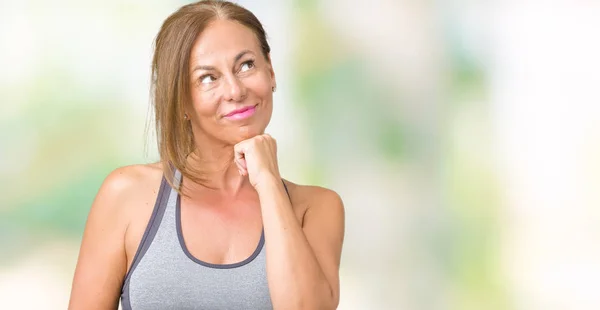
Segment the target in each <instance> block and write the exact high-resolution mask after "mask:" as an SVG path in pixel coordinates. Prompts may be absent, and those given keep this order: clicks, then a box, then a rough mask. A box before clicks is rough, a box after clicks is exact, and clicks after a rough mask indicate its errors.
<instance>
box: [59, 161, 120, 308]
mask: <svg viewBox="0 0 600 310" xmlns="http://www.w3.org/2000/svg"><path fill="white" fill-rule="evenodd" d="M126 169H127V168H119V169H117V170H115V171H113V172H112V173H111V174H109V175H108V177H107V178H106V180H105V181H104V183H103V184H102V186H101V188H100V190H99V191H98V194H97V195H96V198H95V199H94V202H93V204H92V207H91V210H90V213H89V215H88V219H87V223H86V227H85V231H84V234H83V240H82V243H81V249H80V251H79V259H78V261H77V267H76V269H75V276H74V279H73V286H72V289H71V298H70V301H69V310H78V309H117V307H118V302H119V296H120V293H121V292H120V290H121V285H122V283H123V278H124V276H125V272H126V269H127V258H126V253H125V232H126V229H127V225H128V220H127V217H126V216H124V214H123V208H122V206H123V205H124V204H123V201H124V199H125V194H126V192H127V188H129V187H130V185H131V180H130V178H129V177H127V171H126Z"/></svg>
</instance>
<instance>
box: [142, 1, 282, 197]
mask: <svg viewBox="0 0 600 310" xmlns="http://www.w3.org/2000/svg"><path fill="white" fill-rule="evenodd" d="M216 19H225V20H232V21H236V22H238V23H240V24H242V25H244V26H246V27H248V28H249V29H250V30H252V31H253V32H254V34H255V35H256V37H257V39H258V41H259V43H260V46H261V50H262V53H263V56H264V57H265V58H266V59H267V60H268V59H269V53H270V51H271V48H270V47H269V44H268V43H267V38H266V33H265V30H264V29H263V27H262V24H261V23H260V21H259V20H258V19H257V18H256V16H254V14H253V13H252V12H250V11H249V10H247V9H245V8H244V7H242V6H240V5H237V4H234V3H231V2H229V1H215V0H205V1H199V2H196V3H192V4H188V5H185V6H183V7H181V8H180V9H179V10H177V11H176V12H175V13H173V14H171V15H170V16H169V17H168V18H167V19H166V20H165V21H164V23H163V25H162V27H161V28H160V31H159V32H158V35H157V37H156V41H155V42H154V43H155V45H154V57H153V59H152V81H151V82H152V83H151V85H152V88H151V96H152V104H153V106H154V113H155V121H156V137H157V142H158V150H159V155H160V160H161V163H162V168H163V172H164V174H165V178H166V179H167V181H168V182H169V184H171V186H173V188H175V189H176V190H177V191H178V192H179V193H180V194H181V188H180V187H179V186H178V185H176V184H174V170H173V168H176V169H178V170H179V171H180V172H181V174H182V175H183V177H185V178H189V179H191V180H192V181H195V182H203V181H205V180H203V179H202V177H201V176H200V175H199V173H198V170H197V169H193V168H191V167H189V166H187V165H186V158H187V156H188V155H189V154H190V153H191V152H193V151H194V147H195V146H194V139H193V135H192V131H191V125H190V123H189V122H187V121H185V120H184V116H183V115H184V111H185V110H184V107H185V106H186V105H187V104H188V103H189V102H190V101H191V96H190V74H189V59H190V53H191V50H192V47H193V45H194V42H195V41H196V38H197V37H198V35H200V33H202V31H204V29H205V28H206V27H207V26H208V25H209V23H210V22H212V21H214V20H216Z"/></svg>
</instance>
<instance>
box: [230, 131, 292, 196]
mask: <svg viewBox="0 0 600 310" xmlns="http://www.w3.org/2000/svg"><path fill="white" fill-rule="evenodd" d="M233 150H234V161H235V163H236V165H237V166H238V170H239V171H240V174H241V175H244V176H248V178H249V180H250V184H252V186H253V187H254V188H255V189H258V187H260V185H261V184H265V183H267V182H271V181H273V180H277V182H279V180H280V179H281V176H280V175H279V166H278V164H277V142H276V141H275V139H273V137H271V136H270V135H269V134H262V135H258V136H254V137H252V138H250V139H247V140H244V141H242V142H240V143H238V144H236V145H235V146H234V147H233Z"/></svg>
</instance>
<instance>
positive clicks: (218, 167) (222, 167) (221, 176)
mask: <svg viewBox="0 0 600 310" xmlns="http://www.w3.org/2000/svg"><path fill="white" fill-rule="evenodd" d="M197 145H202V147H201V148H197V149H196V150H195V151H194V152H192V153H191V154H190V155H189V156H188V158H187V166H189V167H192V169H193V170H194V171H195V172H198V173H199V175H200V177H201V178H202V179H203V180H204V182H205V183H202V184H197V183H195V182H191V181H190V180H184V182H183V183H182V186H183V188H184V190H187V191H189V193H194V192H198V191H199V190H206V189H209V190H212V191H216V192H220V193H222V194H223V195H227V196H236V195H237V194H238V193H239V192H240V190H241V189H242V188H244V187H246V186H251V185H250V182H249V181H248V178H247V177H244V176H241V175H240V174H239V171H238V168H237V165H236V164H235V162H234V160H233V159H234V154H233V145H209V144H208V143H202V144H197ZM185 181H187V182H185Z"/></svg>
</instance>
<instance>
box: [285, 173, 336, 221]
mask: <svg viewBox="0 0 600 310" xmlns="http://www.w3.org/2000/svg"><path fill="white" fill-rule="evenodd" d="M283 181H284V183H285V185H286V187H287V189H288V192H289V194H290V198H291V200H292V205H294V208H296V206H297V207H298V208H301V209H302V210H303V213H305V215H306V214H308V213H309V212H314V211H317V210H319V211H318V212H319V213H320V212H322V211H321V210H322V209H326V211H325V212H327V213H334V214H337V216H342V217H343V214H344V203H343V201H342V198H341V197H340V195H339V194H338V193H337V192H336V191H334V190H332V189H329V188H325V187H321V186H314V185H301V184H296V183H294V182H291V181H288V180H283ZM327 209H328V210H327Z"/></svg>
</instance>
